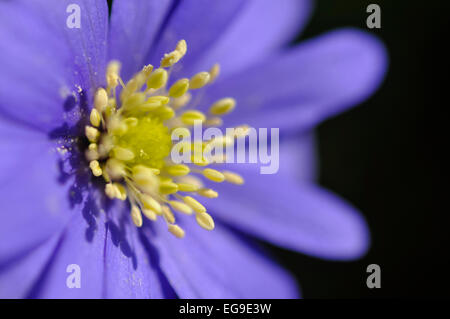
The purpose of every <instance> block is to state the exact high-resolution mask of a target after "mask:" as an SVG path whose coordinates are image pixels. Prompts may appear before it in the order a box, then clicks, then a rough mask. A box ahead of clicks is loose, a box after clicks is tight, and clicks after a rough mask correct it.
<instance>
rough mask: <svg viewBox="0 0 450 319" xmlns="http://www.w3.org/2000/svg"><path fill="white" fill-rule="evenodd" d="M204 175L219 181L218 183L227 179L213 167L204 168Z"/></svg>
mask: <svg viewBox="0 0 450 319" xmlns="http://www.w3.org/2000/svg"><path fill="white" fill-rule="evenodd" d="M203 176H205V177H206V178H207V179H209V180H211V181H213V182H217V183H221V182H223V181H224V180H225V176H223V174H222V173H221V172H219V171H217V170H215V169H212V168H205V169H204V170H203Z"/></svg>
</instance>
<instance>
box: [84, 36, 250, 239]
mask: <svg viewBox="0 0 450 319" xmlns="http://www.w3.org/2000/svg"><path fill="white" fill-rule="evenodd" d="M186 51H187V45H186V42H185V41H184V40H181V41H179V42H178V43H177V45H176V47H175V49H174V50H173V51H172V52H169V53H167V54H165V55H164V57H163V58H162V59H161V66H160V68H157V69H154V68H153V66H152V65H150V64H149V65H146V66H144V67H143V68H142V69H141V70H139V71H138V72H137V73H135V74H134V75H133V76H132V77H131V78H130V79H127V82H124V81H123V80H122V78H121V77H120V75H119V72H120V67H121V65H120V63H119V62H117V61H111V62H110V63H109V64H108V66H107V69H106V83H107V87H106V88H98V89H97V90H96V92H95V94H94V101H93V106H94V107H93V108H92V110H91V111H90V113H89V121H90V125H87V126H86V127H85V136H86V137H87V139H88V140H89V142H90V144H89V146H88V147H87V149H86V150H85V156H86V158H87V160H88V161H89V167H90V170H91V171H92V174H93V175H94V176H102V177H103V179H104V181H105V187H104V192H105V194H106V196H107V197H109V198H111V199H113V200H115V199H119V200H128V201H129V203H130V206H131V210H130V215H131V219H132V221H133V223H134V224H135V225H136V226H137V227H141V226H142V224H143V217H142V216H145V218H147V219H148V220H151V221H155V220H157V219H158V216H162V217H163V218H164V220H165V221H166V223H167V225H168V230H169V232H171V233H172V234H173V235H174V236H176V237H178V238H182V237H184V235H185V232H184V230H183V229H182V228H181V227H180V226H178V225H176V224H175V220H176V216H175V213H177V214H178V213H182V214H186V215H192V214H193V213H194V212H195V219H196V221H197V223H198V224H199V225H200V226H201V227H203V228H204V229H207V230H212V229H213V228H214V220H213V219H212V217H211V216H210V215H209V214H208V213H206V207H205V206H203V205H202V204H201V203H200V202H199V201H198V200H197V199H195V198H194V197H192V196H184V195H185V194H183V196H181V195H180V193H179V192H183V193H191V194H193V196H203V197H207V198H215V197H217V196H218V193H217V192H216V191H214V190H212V189H209V188H205V186H204V185H203V182H202V180H201V179H199V178H198V177H196V176H193V175H192V174H191V173H192V172H194V173H198V174H201V175H203V177H205V178H206V179H208V180H211V181H215V182H223V181H224V180H226V181H228V182H231V183H234V184H242V183H243V179H242V177H240V176H239V175H238V174H235V173H232V172H223V173H221V172H220V171H217V170H215V169H210V168H205V169H203V170H201V169H198V168H194V166H191V165H189V166H188V165H185V164H179V163H178V162H176V161H174V160H172V159H171V158H170V154H171V152H172V151H174V150H175V151H176V150H177V149H178V147H180V146H181V147H182V148H181V149H180V150H182V151H183V152H184V151H187V152H188V154H187V155H188V156H189V158H191V160H192V163H193V164H195V165H197V166H206V165H209V164H210V163H215V162H219V160H223V159H224V157H223V156H221V155H220V154H216V155H213V156H211V157H212V158H209V157H210V156H209V155H210V154H209V153H207V154H209V155H208V156H207V155H205V152H207V151H210V153H212V150H213V147H214V146H218V147H220V146H229V145H232V144H233V143H234V142H235V138H237V137H238V136H243V135H244V133H243V132H238V130H237V128H236V130H235V131H233V133H232V134H227V136H225V137H223V138H219V137H217V138H213V139H211V140H209V141H199V140H195V141H182V142H180V143H177V144H176V145H174V142H173V141H172V138H171V137H172V136H173V135H177V134H178V136H179V137H183V138H185V137H190V135H191V132H190V130H191V129H192V127H191V126H192V125H195V124H196V123H197V122H199V123H205V124H206V125H208V126H220V125H222V120H221V118H220V116H222V115H224V114H227V113H229V112H231V111H232V110H233V109H234V108H235V105H236V102H235V100H234V99H232V98H224V99H220V100H218V101H217V102H215V103H214V104H213V105H212V106H211V107H210V110H209V116H208V117H207V116H206V115H205V114H204V113H202V112H200V111H198V110H195V106H196V105H197V104H199V103H202V101H201V98H202V94H201V93H200V94H198V95H196V96H195V97H196V99H195V103H193V104H190V100H191V97H192V94H191V93H192V92H190V90H197V89H201V88H203V87H204V86H206V85H209V84H211V83H212V82H214V80H215V79H216V78H217V76H218V75H219V73H220V67H219V65H218V64H215V65H214V66H212V68H211V69H210V70H209V71H208V72H199V73H197V74H195V75H193V76H192V77H191V78H182V79H179V80H178V81H175V82H174V84H173V85H172V86H171V87H170V88H167V83H168V82H169V75H170V73H172V67H173V66H174V64H175V63H178V62H180V60H181V59H182V57H183V56H184V55H185V54H186ZM166 68H168V69H167V70H166ZM119 84H120V85H121V86H122V89H121V90H120V96H117V94H118V91H117V92H116V88H117V86H118V85H119ZM184 106H189V107H190V108H189V110H187V111H185V112H182V111H179V110H180V108H182V107H184ZM179 144H180V145H179ZM175 147H177V148H175ZM207 157H208V158H207ZM216 157H217V158H216ZM169 206H170V207H169Z"/></svg>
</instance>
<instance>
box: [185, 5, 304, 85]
mask: <svg viewBox="0 0 450 319" xmlns="http://www.w3.org/2000/svg"><path fill="white" fill-rule="evenodd" d="M246 2H247V4H246V6H245V7H243V8H242V10H241V11H240V12H239V13H238V14H237V16H236V18H235V19H234V20H233V21H232V24H231V25H230V27H228V28H227V29H226V30H224V31H223V32H222V34H220V35H217V37H218V38H219V40H218V41H217V42H216V43H215V45H214V46H212V47H211V48H209V49H208V51H207V52H206V54H205V56H204V57H202V58H201V59H198V61H196V64H195V65H194V66H189V70H190V71H191V72H198V70H208V69H209V68H210V67H211V65H213V64H214V63H220V67H221V77H222V76H223V77H226V76H227V75H229V74H231V73H234V72H236V71H239V70H241V69H243V68H246V67H248V66H249V65H253V64H256V63H258V62H260V61H262V60H263V59H265V58H266V57H267V56H268V55H269V54H270V53H273V52H274V51H278V50H280V49H282V47H284V46H285V45H287V44H288V42H289V41H290V40H292V39H293V38H294V37H295V36H296V35H298V33H299V31H300V30H301V29H302V28H303V27H304V25H305V24H306V22H307V21H308V18H309V17H310V13H311V9H312V4H311V1H310V0H278V1H273V0H249V1H246Z"/></svg>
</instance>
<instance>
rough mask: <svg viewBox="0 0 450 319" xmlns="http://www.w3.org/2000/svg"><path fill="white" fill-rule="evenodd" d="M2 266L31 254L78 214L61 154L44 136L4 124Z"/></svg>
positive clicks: (0, 141)
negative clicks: (65, 175) (65, 177)
mask: <svg viewBox="0 0 450 319" xmlns="http://www.w3.org/2000/svg"><path fill="white" fill-rule="evenodd" d="M0 158H1V160H0V203H1V211H0V214H1V220H2V222H1V223H0V265H2V264H4V263H7V262H8V261H9V260H11V259H14V258H18V257H19V256H22V255H23V254H26V253H28V252H30V251H31V250H32V249H34V248H35V247H36V246H37V245H39V244H40V243H42V242H44V241H45V240H47V239H48V238H50V236H51V235H52V234H54V233H55V232H57V231H58V230H61V229H62V227H63V226H64V225H66V223H67V221H68V220H69V218H70V217H71V216H72V208H71V206H70V201H69V194H70V191H69V188H70V183H65V184H64V183H63V182H62V181H61V179H60V178H61V174H62V172H61V167H60V166H59V165H58V163H60V161H61V155H60V154H59V153H58V152H57V150H56V147H55V146H54V145H53V144H52V143H51V142H50V141H48V139H47V137H46V136H45V135H43V134H39V133H36V131H33V130H25V129H22V128H19V127H16V126H14V125H11V124H8V123H5V122H0Z"/></svg>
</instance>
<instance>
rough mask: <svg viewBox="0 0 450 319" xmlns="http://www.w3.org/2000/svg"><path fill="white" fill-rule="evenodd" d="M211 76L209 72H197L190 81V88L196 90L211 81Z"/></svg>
mask: <svg viewBox="0 0 450 319" xmlns="http://www.w3.org/2000/svg"><path fill="white" fill-rule="evenodd" d="M210 77H211V76H210V75H209V73H208V72H199V73H197V74H196V75H194V76H193V77H192V78H191V80H190V81H189V88H190V89H192V90H196V89H200V88H202V87H204V86H205V85H206V84H207V83H208V82H209V79H210Z"/></svg>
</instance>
